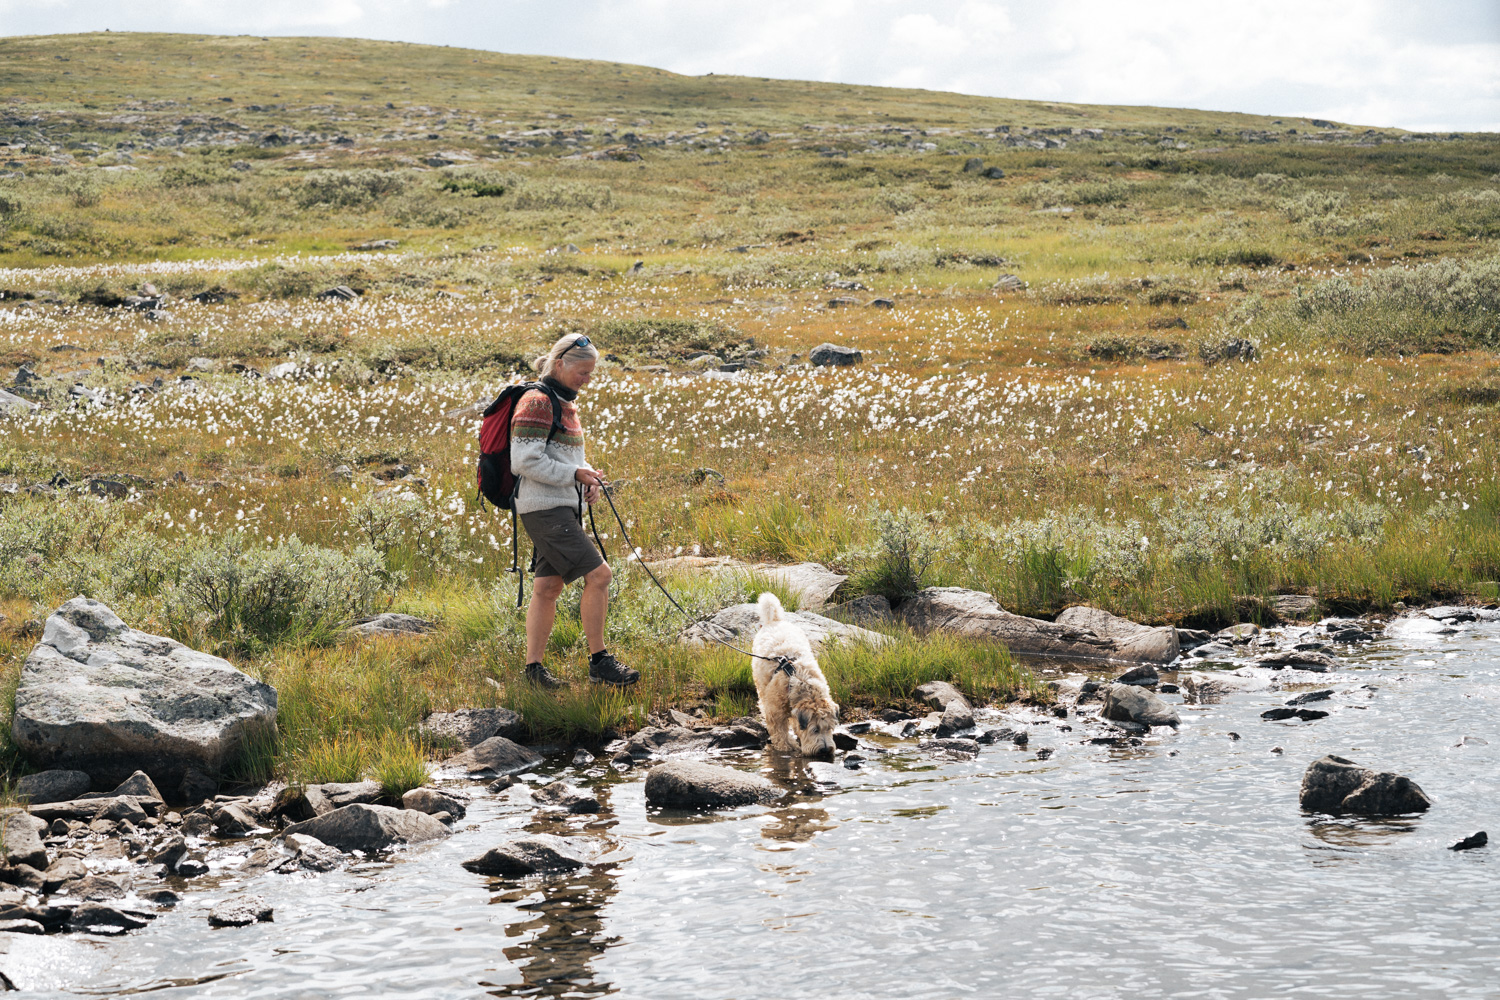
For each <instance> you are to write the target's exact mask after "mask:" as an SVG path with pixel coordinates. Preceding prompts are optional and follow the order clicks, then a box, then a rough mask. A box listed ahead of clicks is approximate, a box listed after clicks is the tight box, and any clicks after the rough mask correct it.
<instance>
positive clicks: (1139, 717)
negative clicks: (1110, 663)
mask: <svg viewBox="0 0 1500 1000" xmlns="http://www.w3.org/2000/svg"><path fill="white" fill-rule="evenodd" d="M1103 715H1104V717H1105V718H1106V719H1112V720H1114V721H1115V722H1134V723H1137V724H1139V725H1142V726H1176V725H1179V724H1180V723H1181V722H1182V720H1181V719H1180V718H1179V717H1178V715H1177V709H1175V708H1173V707H1172V706H1171V705H1168V704H1167V703H1166V702H1164V701H1162V700H1161V699H1160V698H1158V697H1157V696H1156V695H1155V694H1154V693H1152V692H1151V691H1148V690H1147V689H1146V688H1143V687H1140V686H1139V685H1135V684H1120V683H1115V684H1111V685H1110V686H1109V689H1108V690H1106V691H1105V692H1104V711H1103Z"/></svg>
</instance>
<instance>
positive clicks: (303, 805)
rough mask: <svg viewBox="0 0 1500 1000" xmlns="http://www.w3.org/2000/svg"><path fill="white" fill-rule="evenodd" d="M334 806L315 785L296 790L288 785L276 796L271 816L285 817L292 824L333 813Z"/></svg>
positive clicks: (296, 788) (293, 786)
mask: <svg viewBox="0 0 1500 1000" xmlns="http://www.w3.org/2000/svg"><path fill="white" fill-rule="evenodd" d="M334 808H335V806H334V804H333V803H332V802H329V801H328V797H327V796H325V795H324V794H323V792H322V789H321V788H319V787H318V786H317V785H305V786H303V787H301V788H298V787H297V786H295V785H289V786H287V787H286V788H283V789H282V790H281V791H280V792H278V793H277V794H276V800H275V802H273V803H272V804H271V815H272V816H285V817H286V818H287V819H289V820H291V821H292V822H294V823H301V822H302V821H304V820H309V819H312V818H313V817H314V816H322V815H324V814H325V813H331V812H333V810H334Z"/></svg>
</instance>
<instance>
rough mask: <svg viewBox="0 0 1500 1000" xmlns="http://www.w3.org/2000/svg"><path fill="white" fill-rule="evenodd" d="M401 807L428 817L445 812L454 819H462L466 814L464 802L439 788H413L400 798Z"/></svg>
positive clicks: (466, 808) (466, 809)
mask: <svg viewBox="0 0 1500 1000" xmlns="http://www.w3.org/2000/svg"><path fill="white" fill-rule="evenodd" d="M401 806H402V808H404V809H415V810H417V812H424V813H426V814H427V815H429V816H436V815H437V814H438V813H440V812H445V813H447V814H448V815H449V816H452V817H453V818H454V819H463V818H464V815H465V814H466V813H467V812H468V807H467V805H466V804H465V802H464V800H463V799H461V798H459V797H458V796H456V795H450V794H449V793H447V792H445V791H443V790H442V789H440V788H429V787H427V786H425V785H424V786H423V787H421V788H413V789H411V790H410V791H408V792H407V793H406V794H404V795H402V796H401Z"/></svg>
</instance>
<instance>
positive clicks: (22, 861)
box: [0, 809, 48, 870]
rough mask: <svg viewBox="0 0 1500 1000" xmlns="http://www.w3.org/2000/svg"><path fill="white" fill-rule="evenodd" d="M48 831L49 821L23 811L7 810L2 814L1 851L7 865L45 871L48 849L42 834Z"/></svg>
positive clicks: (0, 826) (0, 827) (0, 818)
mask: <svg viewBox="0 0 1500 1000" xmlns="http://www.w3.org/2000/svg"><path fill="white" fill-rule="evenodd" d="M46 829H47V820H45V819H42V818H41V817H39V816H35V815H33V814H31V813H28V812H26V811H25V810H22V809H7V810H5V811H4V812H3V814H0V851H3V852H4V856H5V860H6V863H7V864H12V865H30V866H31V867H32V868H36V869H39V870H40V869H45V868H46V867H47V863H48V862H47V848H46V846H45V845H43V844H42V834H43V833H44V832H45V831H46Z"/></svg>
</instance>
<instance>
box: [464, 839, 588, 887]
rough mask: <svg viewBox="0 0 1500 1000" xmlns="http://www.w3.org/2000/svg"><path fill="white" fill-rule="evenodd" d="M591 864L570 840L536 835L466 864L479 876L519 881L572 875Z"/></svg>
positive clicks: (494, 848)
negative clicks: (557, 875)
mask: <svg viewBox="0 0 1500 1000" xmlns="http://www.w3.org/2000/svg"><path fill="white" fill-rule="evenodd" d="M588 863H589V855H588V853H587V852H586V851H585V850H583V849H582V848H581V847H580V846H579V845H578V842H577V841H576V840H575V839H573V838H570V837H557V836H553V835H552V834H550V833H533V834H527V835H525V836H520V837H515V838H513V839H511V840H507V841H506V842H505V843H503V844H500V845H498V846H496V847H492V848H490V849H489V850H488V851H485V852H484V853H483V854H481V855H480V856H479V857H477V858H470V859H469V860H468V861H465V862H464V863H463V865H464V867H465V868H467V869H468V870H469V871H471V872H474V873H476V874H478V875H491V876H498V877H500V878H520V877H522V876H525V875H543V874H547V873H549V872H570V871H575V870H577V869H579V868H582V867H584V866H585V865H587V864H588Z"/></svg>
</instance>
